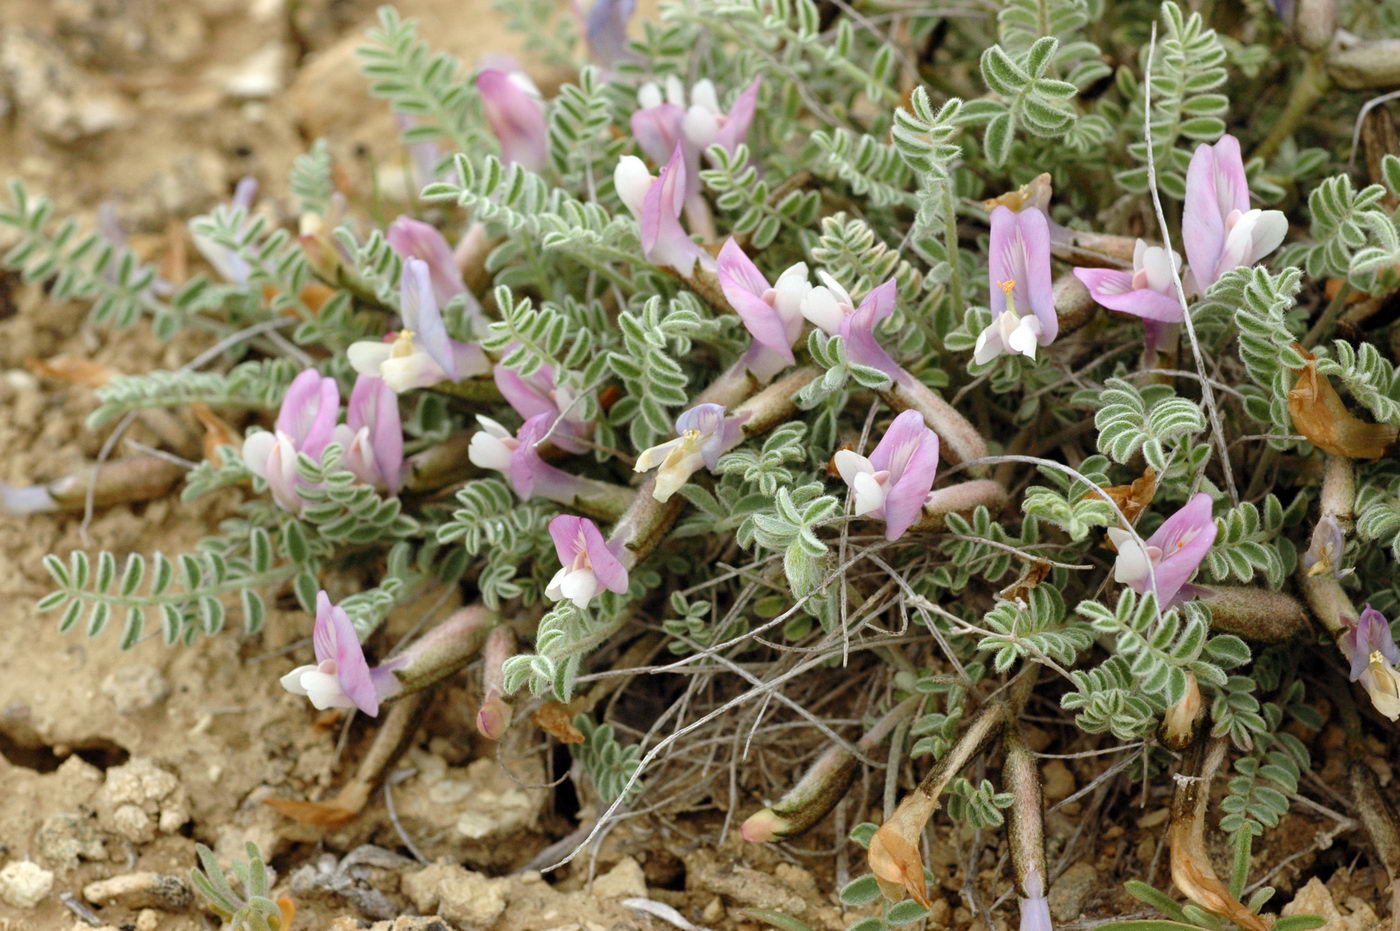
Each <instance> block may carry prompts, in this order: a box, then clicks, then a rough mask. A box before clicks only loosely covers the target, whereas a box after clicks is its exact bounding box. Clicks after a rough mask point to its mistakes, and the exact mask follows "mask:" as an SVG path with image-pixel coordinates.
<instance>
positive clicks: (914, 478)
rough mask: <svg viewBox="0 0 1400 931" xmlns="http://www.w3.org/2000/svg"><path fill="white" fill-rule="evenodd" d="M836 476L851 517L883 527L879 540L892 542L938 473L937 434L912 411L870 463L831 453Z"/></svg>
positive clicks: (848, 452)
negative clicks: (850, 502)
mask: <svg viewBox="0 0 1400 931" xmlns="http://www.w3.org/2000/svg"><path fill="white" fill-rule="evenodd" d="M835 465H836V471H837V472H840V473H841V478H842V479H843V480H844V481H845V482H846V485H847V486H848V487H849V488H850V489H851V494H852V496H853V498H854V503H855V514H856V516H857V517H873V518H876V519H878V520H883V521H884V522H885V539H886V540H891V541H893V540H898V539H899V538H900V537H902V536H903V535H904V532H905V531H906V530H908V529H909V528H910V527H911V526H913V524H914V522H915V521H917V520H918V519H919V515H920V514H921V513H922V512H923V508H924V500H925V499H927V498H928V494H929V491H931V490H932V488H933V479H934V476H935V475H936V474H937V471H938V434H937V433H934V432H933V431H932V430H930V429H929V428H928V426H927V425H926V424H925V423H924V418H923V415H921V414H919V413H918V412H917V411H905V412H904V413H902V414H900V415H899V416H898V417H896V418H895V419H894V422H893V423H891V424H890V428H889V429H888V430H886V431H885V435H884V436H883V437H882V438H881V439H880V442H879V443H878V444H876V446H875V449H874V451H873V452H871V454H870V458H868V459H867V458H866V457H865V456H862V455H860V454H859V453H857V452H853V451H852V450H849V449H841V450H837V452H836V456H835Z"/></svg>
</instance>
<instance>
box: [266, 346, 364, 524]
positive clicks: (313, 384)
mask: <svg viewBox="0 0 1400 931" xmlns="http://www.w3.org/2000/svg"><path fill="white" fill-rule="evenodd" d="M339 415H340V389H339V388H338V387H337V386H336V383H335V379H334V378H323V377H322V376H321V374H320V373H319V372H317V371H316V370H315V369H307V370H306V371H304V372H302V373H301V374H300V375H298V376H297V377H296V378H295V379H293V380H292V384H291V386H290V387H289V388H288V389H287V394H286V396H285V397H283V399H282V408H281V410H279V411H278V413H277V423H276V425H275V428H274V430H273V432H271V433H268V432H267V431H259V432H257V433H254V434H252V435H251V436H249V437H248V438H247V439H246V440H244V441H243V461H244V462H245V463H246V464H247V466H248V469H249V470H250V471H251V472H252V473H253V474H254V475H256V476H258V477H259V478H261V479H264V480H265V481H266V482H267V484H268V487H269V488H270V489H271V490H272V498H273V500H274V501H276V502H277V504H278V505H279V506H280V507H281V508H282V509H283V510H286V511H290V512H291V513H293V514H300V513H301V509H302V506H303V504H304V502H303V501H302V499H301V496H300V495H298V494H297V486H298V485H299V484H301V478H300V476H299V475H297V454H298V453H306V454H307V455H308V456H310V457H311V458H312V459H316V460H319V459H320V458H321V454H322V453H323V452H325V449H326V447H327V446H328V445H329V444H330V442H331V440H332V438H333V436H334V432H335V424H336V420H337V419H338V417H339Z"/></svg>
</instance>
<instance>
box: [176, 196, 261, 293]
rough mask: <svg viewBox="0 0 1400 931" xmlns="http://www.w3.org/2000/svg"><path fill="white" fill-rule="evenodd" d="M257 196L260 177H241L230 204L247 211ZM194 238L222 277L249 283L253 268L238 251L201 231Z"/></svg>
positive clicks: (235, 281) (238, 282)
mask: <svg viewBox="0 0 1400 931" xmlns="http://www.w3.org/2000/svg"><path fill="white" fill-rule="evenodd" d="M257 196H258V179H257V178H254V177H252V176H251V175H250V176H247V177H244V178H240V179H239V181H238V184H237V185H235V187H234V189H233V201H232V203H231V204H230V205H229V206H231V207H233V208H235V209H241V210H243V211H244V212H245V213H246V212H247V211H249V210H252V209H253V201H254V200H256V199H257ZM244 226H245V227H246V226H247V224H246V223H245V224H244ZM192 239H193V240H194V247H195V248H196V249H198V250H199V254H200V255H202V256H204V259H205V261H207V262H208V263H209V264H210V265H212V266H213V268H214V271H216V272H218V273H219V276H220V277H221V278H223V279H224V280H225V281H229V282H232V283H233V284H237V285H246V284H247V283H248V275H249V272H250V271H251V269H250V268H249V267H248V263H247V262H245V261H243V257H242V256H240V255H239V254H238V253H237V252H235V251H234V250H232V249H230V248H228V247H227V246H224V245H221V244H219V243H217V242H215V241H214V240H212V239H210V238H209V237H207V236H201V235H200V234H199V233H195V234H194V235H193V237H192Z"/></svg>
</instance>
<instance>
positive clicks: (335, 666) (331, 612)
mask: <svg viewBox="0 0 1400 931" xmlns="http://www.w3.org/2000/svg"><path fill="white" fill-rule="evenodd" d="M311 642H312V644H313V646H314V647H315V650H316V663H315V664H314V665H309V666H298V667H297V668H296V669H293V670H292V671H291V672H289V673H287V674H286V675H285V676H283V677H282V687H283V688H284V689H286V690H287V691H289V692H291V693H292V694H293V695H305V696H306V697H307V698H309V699H311V704H312V705H313V706H314V707H315V708H317V709H318V710H321V711H324V710H325V709H327V708H358V709H360V710H361V711H363V712H364V713H365V714H367V715H369V716H370V717H372V718H373V717H376V716H378V714H379V703H380V702H381V701H383V700H385V699H386V698H390V697H392V696H394V695H397V694H398V692H399V690H400V689H401V688H402V686H401V685H400V684H399V680H398V678H397V677H396V676H395V675H394V670H395V669H398V668H400V667H401V666H403V665H404V663H405V662H406V660H405V658H404V657H402V656H400V657H397V658H396V659H393V660H390V661H389V662H387V663H384V664H382V665H379V666H376V667H375V668H373V669H371V668H370V666H369V662H368V661H367V660H366V659H365V651H364V649H363V648H362V647H361V646H360V638H359V637H358V636H357V635H356V634H355V625H354V624H352V623H351V622H350V616H349V615H347V614H346V613H345V611H344V610H343V609H341V608H338V607H336V606H335V605H333V604H331V599H330V596H329V595H327V594H326V593H325V592H317V593H316V627H315V628H314V629H313V631H312V634H311Z"/></svg>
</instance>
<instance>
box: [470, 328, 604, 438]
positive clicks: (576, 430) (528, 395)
mask: <svg viewBox="0 0 1400 931" xmlns="http://www.w3.org/2000/svg"><path fill="white" fill-rule="evenodd" d="M509 353H510V347H507V348H506V354H507V355H509ZM492 377H493V378H494V379H495V382H496V387H497V388H498V389H499V390H500V392H501V394H502V396H504V397H505V399H506V402H507V403H509V404H510V406H511V407H513V408H514V409H515V412H516V413H517V414H519V415H520V417H521V419H522V420H530V419H531V418H533V417H538V416H539V415H541V414H548V415H549V420H548V421H546V423H548V424H552V423H553V422H554V421H555V420H559V426H558V427H556V428H555V430H554V434H553V435H552V436H551V437H550V442H552V443H553V444H554V445H555V446H558V447H559V448H560V449H562V450H564V451H565V452H570V453H581V452H583V451H584V450H586V449H587V448H588V447H586V446H584V445H583V444H582V443H580V442H579V440H580V439H582V438H583V437H586V436H588V434H589V433H591V432H592V430H593V422H592V421H590V420H585V419H583V418H582V417H580V416H578V414H576V413H575V410H576V405H575V403H574V402H575V399H576V398H575V395H574V392H573V391H572V390H570V389H569V387H568V386H567V385H561V384H559V383H558V382H557V381H556V380H555V377H554V369H553V367H551V366H549V365H541V366H539V367H538V368H536V369H535V370H534V372H532V373H530V374H529V375H521V374H520V372H519V370H517V369H514V368H511V367H509V366H505V365H497V366H496V367H495V369H494V370H493V372H492ZM561 417H562V418H563V419H562V420H560V418H561Z"/></svg>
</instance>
